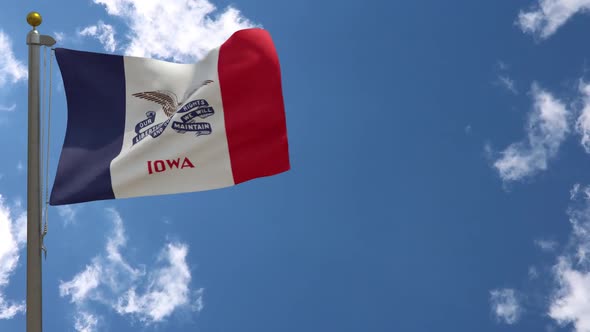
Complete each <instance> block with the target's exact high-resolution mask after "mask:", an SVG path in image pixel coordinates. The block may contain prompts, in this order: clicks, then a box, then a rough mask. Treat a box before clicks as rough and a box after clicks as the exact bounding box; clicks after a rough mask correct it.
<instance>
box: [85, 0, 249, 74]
mask: <svg viewBox="0 0 590 332" xmlns="http://www.w3.org/2000/svg"><path fill="white" fill-rule="evenodd" d="M93 1H94V3H96V4H100V5H103V6H104V7H105V9H106V11H107V13H108V14H110V15H112V16H116V17H119V18H121V19H122V20H123V21H124V22H125V23H126V24H127V26H128V27H129V31H128V33H127V37H128V40H127V43H126V44H125V45H124V46H123V50H124V52H125V54H127V55H133V56H141V57H149V58H152V57H155V58H164V59H173V60H175V61H179V62H188V61H194V60H196V59H199V58H201V57H203V55H205V54H206V52H207V51H209V50H211V49H213V48H215V47H217V46H219V45H220V44H222V43H223V42H224V41H225V40H226V39H227V38H228V37H229V36H230V35H231V34H232V33H233V32H235V31H237V30H240V29H244V28H248V27H252V26H254V24H253V23H252V22H250V21H249V20H248V19H246V18H245V17H243V16H242V14H241V13H240V12H239V11H238V10H237V9H235V8H233V7H227V8H226V9H224V10H223V11H218V10H217V8H216V7H215V6H214V5H213V4H212V3H211V2H209V1H208V0H169V1H165V2H162V1H156V0H93ZM187 22H190V24H187Z"/></svg>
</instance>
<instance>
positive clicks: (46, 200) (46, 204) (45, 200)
mask: <svg viewBox="0 0 590 332" xmlns="http://www.w3.org/2000/svg"><path fill="white" fill-rule="evenodd" d="M47 48H48V47H47V46H45V47H43V49H44V53H43V55H44V57H43V73H44V78H45V79H44V80H43V101H44V103H43V112H42V113H41V115H42V116H43V117H44V118H45V113H47V116H46V118H47V119H46V121H47V122H45V121H43V122H42V126H41V128H43V131H42V133H43V136H42V139H41V142H42V144H43V140H45V144H46V145H47V147H46V150H44V149H41V150H42V151H43V150H44V151H45V153H44V155H45V159H44V161H45V165H44V166H45V172H44V174H43V177H44V178H45V185H44V186H45V188H44V189H45V190H44V193H43V195H44V196H43V198H42V202H43V204H44V207H43V218H44V221H45V222H44V225H43V231H42V233H41V250H42V251H43V253H44V254H45V259H47V247H45V242H44V240H45V236H46V235H47V231H48V227H47V224H48V219H49V216H48V208H49V156H50V154H49V149H50V146H51V144H50V143H51V135H50V134H51V100H52V96H53V84H52V82H53V56H54V50H53V49H50V50H49V52H50V53H49V54H50V59H49V98H48V99H45V85H46V82H47V62H46V58H47ZM45 103H47V107H46V106H45V105H46V104H45ZM45 126H47V130H44V129H45ZM45 131H46V132H47V138H46V139H45ZM41 160H42V161H43V159H41Z"/></svg>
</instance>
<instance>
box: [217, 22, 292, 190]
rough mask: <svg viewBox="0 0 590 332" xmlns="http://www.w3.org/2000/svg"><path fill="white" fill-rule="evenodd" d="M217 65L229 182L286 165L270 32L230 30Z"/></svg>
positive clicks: (271, 172)
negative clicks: (229, 166) (227, 151)
mask: <svg viewBox="0 0 590 332" xmlns="http://www.w3.org/2000/svg"><path fill="white" fill-rule="evenodd" d="M218 71H219V83H220V86H221V99H222V102H223V111H224V113H225V116H224V117H225V130H226V133H227V141H228V145H229V154H230V159H231V166H232V172H233V177H234V183H235V184H238V183H241V182H244V181H248V180H251V179H254V178H258V177H263V176H269V175H274V174H277V173H281V172H285V171H287V170H289V168H290V166H289V148H288V142H287V126H286V123H285V107H284V104H283V93H282V88H281V71H280V67H279V59H278V57H277V54H276V51H275V48H274V44H273V42H272V39H271V37H270V34H269V33H268V32H267V31H265V30H262V29H246V30H241V31H238V32H236V33H234V34H233V35H232V36H231V37H230V38H229V39H228V40H227V41H226V42H225V43H224V44H223V45H222V46H221V50H220V52H219V62H218Z"/></svg>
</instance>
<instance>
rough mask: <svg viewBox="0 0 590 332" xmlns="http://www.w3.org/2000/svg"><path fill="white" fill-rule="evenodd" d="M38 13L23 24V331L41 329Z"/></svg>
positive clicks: (42, 39)
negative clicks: (25, 153) (25, 134)
mask: <svg viewBox="0 0 590 332" xmlns="http://www.w3.org/2000/svg"><path fill="white" fill-rule="evenodd" d="M41 21H42V18H41V15H40V14H39V13H37V12H31V13H29V14H28V15H27V23H29V25H31V26H32V27H33V30H31V31H30V32H29V33H28V34H27V45H29V117H28V118H29V120H28V126H29V133H28V136H29V137H28V159H27V314H26V315H27V332H41V331H42V329H43V312H42V287H41V160H40V145H41V144H40V135H39V128H40V121H39V113H40V112H39V106H40V102H39V99H40V98H39V78H40V71H39V67H40V66H39V54H40V50H41V46H52V45H53V44H55V40H54V39H53V38H51V37H50V36H45V35H41V34H39V31H37V26H39V25H40V24H41Z"/></svg>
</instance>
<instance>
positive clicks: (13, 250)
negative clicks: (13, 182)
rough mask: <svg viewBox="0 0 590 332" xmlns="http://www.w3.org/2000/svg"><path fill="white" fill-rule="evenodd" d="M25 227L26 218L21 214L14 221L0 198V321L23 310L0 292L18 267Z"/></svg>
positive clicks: (24, 241)
mask: <svg viewBox="0 0 590 332" xmlns="http://www.w3.org/2000/svg"><path fill="white" fill-rule="evenodd" d="M26 227H27V223H26V216H25V215H22V214H21V215H20V216H18V217H17V218H16V219H14V217H13V213H12V211H11V210H10V208H9V207H8V206H6V205H5V203H4V199H3V198H2V197H1V196H0V319H9V318H12V317H14V316H15V315H16V314H18V313H20V312H24V310H25V306H24V303H23V302H22V301H21V302H14V301H8V300H6V298H5V296H4V294H3V292H2V291H3V289H4V288H5V287H6V286H8V282H9V279H10V276H11V275H12V274H13V273H14V271H15V269H16V267H17V265H18V262H19V259H20V251H21V250H22V249H23V247H24V245H25V243H26V240H27V233H26Z"/></svg>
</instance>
